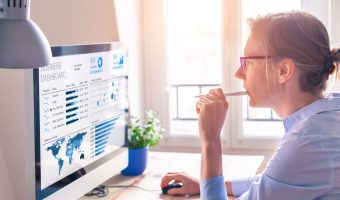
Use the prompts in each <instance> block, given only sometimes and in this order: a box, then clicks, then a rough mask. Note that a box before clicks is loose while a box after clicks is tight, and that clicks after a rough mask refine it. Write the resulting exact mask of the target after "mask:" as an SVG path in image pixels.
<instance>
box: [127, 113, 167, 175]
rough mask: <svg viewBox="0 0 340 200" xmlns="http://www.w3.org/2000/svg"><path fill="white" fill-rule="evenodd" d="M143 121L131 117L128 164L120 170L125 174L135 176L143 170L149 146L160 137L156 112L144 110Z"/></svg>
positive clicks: (161, 129) (156, 142)
mask: <svg viewBox="0 0 340 200" xmlns="http://www.w3.org/2000/svg"><path fill="white" fill-rule="evenodd" d="M145 114H146V119H145V123H144V124H142V123H141V120H140V119H139V118H137V117H132V118H131V123H130V125H129V134H128V149H129V152H128V154H129V159H128V162H129V163H128V166H127V167H126V168H125V169H124V170H122V171H121V173H122V174H123V175H126V176H137V175H140V174H142V173H143V172H144V170H145V168H146V165H147V158H148V151H149V147H153V146H155V145H156V144H158V142H159V141H160V140H161V138H162V134H163V133H164V128H162V126H161V124H160V121H159V119H158V118H157V116H156V112H155V111H152V110H147V111H146V112H145Z"/></svg>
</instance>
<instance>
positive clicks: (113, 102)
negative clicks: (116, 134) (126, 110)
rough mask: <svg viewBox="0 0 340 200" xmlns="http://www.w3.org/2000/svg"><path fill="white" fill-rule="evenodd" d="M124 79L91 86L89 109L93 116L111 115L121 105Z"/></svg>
mask: <svg viewBox="0 0 340 200" xmlns="http://www.w3.org/2000/svg"><path fill="white" fill-rule="evenodd" d="M123 81H125V77H119V78H115V79H109V80H105V81H102V82H100V83H97V84H93V85H92V91H91V94H92V96H91V109H92V114H93V115H103V114H105V113H109V114H110V113H111V112H112V110H113V109H117V108H119V107H122V106H124V105H123V103H124V102H123V98H125V97H124V95H125V94H123V90H125V88H124V87H125V83H123Z"/></svg>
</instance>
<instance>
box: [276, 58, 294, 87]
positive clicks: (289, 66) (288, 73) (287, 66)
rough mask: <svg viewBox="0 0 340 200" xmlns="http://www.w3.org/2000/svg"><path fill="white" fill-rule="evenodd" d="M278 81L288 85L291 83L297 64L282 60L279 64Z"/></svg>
mask: <svg viewBox="0 0 340 200" xmlns="http://www.w3.org/2000/svg"><path fill="white" fill-rule="evenodd" d="M278 66H279V67H278V81H279V83H286V82H287V81H289V80H290V79H291V78H292V76H293V74H294V71H295V63H294V61H293V60H292V59H289V58H285V59H282V60H281V61H280V62H279V64H278Z"/></svg>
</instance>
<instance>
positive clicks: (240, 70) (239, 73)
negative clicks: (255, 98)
mask: <svg viewBox="0 0 340 200" xmlns="http://www.w3.org/2000/svg"><path fill="white" fill-rule="evenodd" d="M235 77H236V78H238V79H244V73H243V71H242V69H241V67H239V68H238V69H237V71H236V72H235Z"/></svg>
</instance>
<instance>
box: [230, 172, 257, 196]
mask: <svg viewBox="0 0 340 200" xmlns="http://www.w3.org/2000/svg"><path fill="white" fill-rule="evenodd" d="M260 178H261V175H257V176H252V177H247V178H241V179H235V180H231V190H232V191H233V194H234V196H235V197H239V196H241V195H242V194H243V193H245V192H247V191H248V190H249V188H250V186H251V184H252V183H253V182H254V181H258V180H259V179H260Z"/></svg>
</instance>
